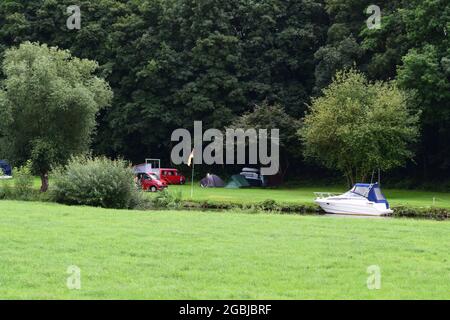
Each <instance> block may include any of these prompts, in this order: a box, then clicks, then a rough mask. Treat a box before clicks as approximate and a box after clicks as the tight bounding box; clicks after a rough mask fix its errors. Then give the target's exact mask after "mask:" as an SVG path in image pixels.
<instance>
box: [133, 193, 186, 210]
mask: <svg viewBox="0 0 450 320" xmlns="http://www.w3.org/2000/svg"><path fill="white" fill-rule="evenodd" d="M145 205H146V206H148V207H142V205H141V206H140V207H139V209H161V208H167V209H180V208H181V207H182V206H183V200H182V195H181V192H180V191H178V192H168V191H167V190H163V191H161V192H158V193H157V194H156V195H154V196H152V197H151V198H150V199H149V202H148V203H146V204H144V206H145Z"/></svg>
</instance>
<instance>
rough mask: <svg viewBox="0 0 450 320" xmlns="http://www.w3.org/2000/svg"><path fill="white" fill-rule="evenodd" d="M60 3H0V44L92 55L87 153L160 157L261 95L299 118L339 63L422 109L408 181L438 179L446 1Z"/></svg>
mask: <svg viewBox="0 0 450 320" xmlns="http://www.w3.org/2000/svg"><path fill="white" fill-rule="evenodd" d="M376 2H377V3H376V4H377V5H378V6H379V7H380V8H381V13H382V20H381V22H382V27H381V29H379V30H376V29H375V30H369V29H368V28H367V25H366V19H367V18H368V14H367V13H366V8H367V7H368V6H369V5H370V4H373V1H369V0H318V1H312V0H284V1H281V0H258V1H256V0H229V1H218V0H131V1H125V0H124V1H119V0H97V1H88V0H79V1H77V4H78V5H79V6H80V8H81V14H82V16H81V17H82V22H81V29H80V30H68V29H67V27H66V19H67V17H68V14H67V13H66V8H67V6H69V5H72V4H74V3H73V1H66V0H61V1H57V0H42V1H19V0H4V1H2V2H1V3H0V51H2V52H3V51H4V50H5V49H6V48H9V47H11V46H18V45H19V44H20V43H22V42H24V41H39V42H41V43H47V44H49V45H55V46H58V47H60V48H63V49H69V50H70V51H71V52H72V54H73V55H74V56H78V57H81V58H88V59H92V60H96V61H98V63H99V65H100V68H99V71H98V72H99V75H101V76H103V77H105V78H106V79H107V81H108V82H109V84H110V86H111V88H112V89H113V91H114V101H113V103H112V107H110V108H108V109H105V110H103V111H102V112H101V113H100V115H99V117H98V123H99V126H98V130H97V134H96V136H95V141H94V144H93V149H94V152H95V153H98V154H106V155H109V156H117V155H122V156H124V157H126V158H128V159H131V160H133V161H141V160H142V159H143V158H145V157H147V156H153V157H161V158H163V159H165V160H168V155H169V154H170V152H169V150H170V147H171V146H170V134H171V132H172V131H173V130H174V129H176V128H180V127H183V128H191V127H192V126H193V121H194V120H203V122H204V128H205V129H207V128H208V127H215V128H223V127H225V126H227V125H230V124H231V123H233V121H235V120H236V118H237V117H239V116H241V115H242V114H244V113H246V112H249V111H252V110H253V108H254V106H255V105H261V104H263V102H266V103H268V104H269V105H281V106H282V107H283V108H284V110H285V111H286V113H287V114H288V115H290V116H292V117H295V118H301V117H303V115H304V112H305V110H306V108H307V104H308V103H310V101H311V97H312V96H317V95H320V94H321V89H322V88H324V87H325V86H326V85H328V84H329V83H330V81H331V79H332V77H333V75H334V74H335V73H336V71H338V70H341V69H342V68H346V67H352V66H356V67H357V68H359V69H360V70H361V71H363V72H365V73H366V74H367V77H368V78H369V79H371V80H388V79H397V81H398V83H399V85H400V86H401V87H402V88H404V89H411V90H414V91H415V93H416V98H415V99H414V101H415V105H414V108H417V109H421V110H422V118H421V127H422V133H421V136H422V138H421V141H420V143H419V144H418V145H417V157H416V159H415V161H416V163H415V164H411V165H410V166H409V167H408V169H407V173H408V174H409V175H410V176H414V177H416V178H417V179H419V180H420V179H424V178H425V179H428V180H431V179H433V178H441V177H443V176H444V175H445V176H447V177H448V176H450V147H449V145H448V141H449V140H450V128H449V124H450V90H449V89H450V81H449V80H450V46H449V34H448V32H449V21H450V6H448V2H447V1H446V0H408V1H406V0H405V1H403V0H379V1H376Z"/></svg>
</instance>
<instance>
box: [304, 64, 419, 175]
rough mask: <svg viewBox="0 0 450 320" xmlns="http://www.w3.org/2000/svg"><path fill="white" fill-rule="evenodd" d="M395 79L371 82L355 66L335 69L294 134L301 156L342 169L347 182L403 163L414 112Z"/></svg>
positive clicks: (414, 128) (413, 132)
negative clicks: (302, 146) (301, 147)
mask: <svg viewBox="0 0 450 320" xmlns="http://www.w3.org/2000/svg"><path fill="white" fill-rule="evenodd" d="M407 99H408V95H407V94H406V93H405V92H403V91H401V90H399V89H398V88H397V87H396V85H395V84H394V83H385V82H375V83H370V82H368V81H367V79H366V77H365V76H364V75H363V74H361V73H359V72H357V71H355V70H347V71H342V72H338V73H337V74H336V77H335V79H334V81H333V82H332V84H330V85H329V86H328V87H327V88H326V89H324V90H323V96H321V97H318V98H316V99H314V100H313V101H312V104H311V106H310V109H309V113H308V114H307V115H306V117H305V118H304V125H303V127H302V128H301V129H300V131H299V133H300V135H301V138H302V140H303V142H304V144H305V155H306V156H307V157H309V158H313V159H316V160H318V161H319V162H321V163H322V164H323V165H325V166H326V167H328V168H331V169H337V170H340V171H341V172H343V173H344V175H345V176H346V177H347V179H348V183H349V184H353V183H355V182H356V180H359V181H361V182H363V181H364V180H366V179H367V177H368V175H369V174H370V172H372V171H373V170H375V169H381V170H389V169H392V168H395V167H397V166H399V165H402V164H404V162H405V161H406V160H407V159H410V158H411V157H412V155H413V152H412V151H411V149H410V145H411V143H413V142H414V141H415V140H416V138H417V136H418V127H417V122H418V116H417V114H411V112H410V111H409V110H408V107H407Z"/></svg>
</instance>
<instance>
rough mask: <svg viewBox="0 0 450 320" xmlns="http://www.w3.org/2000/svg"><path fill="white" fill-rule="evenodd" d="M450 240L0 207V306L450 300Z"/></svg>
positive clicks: (175, 215) (377, 228)
mask: <svg viewBox="0 0 450 320" xmlns="http://www.w3.org/2000/svg"><path fill="white" fill-rule="evenodd" d="M237 192H239V191H237ZM449 240H450V222H436V221H425V220H407V219H385V218H382V219H380V218H376V219H374V218H372V219H367V218H364V219H362V218H339V217H318V216H288V215H267V214H241V213H231V212H229V213H220V212H182V211H178V212H171V211H160V212H156V211H155V212H138V211H121V210H105V209H94V208H89V207H68V206H61V205H57V204H47V203H33V202H31V203H26V202H15V201H0V243H1V246H0V297H1V298H3V299H13V298H18V299H28V298H31V299H38V298H43V299H55V298H58V299H72V298H74V299H116V298H117V299H336V298H344V299H382V298H387V299H407V298H408V299H418V298H430V299H437V298H442V299H450V257H449V249H448V248H449V247H448V243H449ZM71 265H76V266H78V267H79V268H81V290H69V289H68V288H67V287H66V279H67V277H68V276H69V275H68V274H66V271H67V268H68V267H69V266H71ZM371 265H377V266H379V267H380V269H381V289H380V290H369V289H368V288H367V285H366V280H367V277H368V274H367V268H368V267H369V266H371Z"/></svg>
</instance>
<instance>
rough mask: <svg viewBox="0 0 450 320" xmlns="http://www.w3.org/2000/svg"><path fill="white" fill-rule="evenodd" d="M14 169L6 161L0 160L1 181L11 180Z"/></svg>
mask: <svg viewBox="0 0 450 320" xmlns="http://www.w3.org/2000/svg"><path fill="white" fill-rule="evenodd" d="M11 178H12V168H11V166H10V165H9V163H8V162H6V161H5V160H0V179H11Z"/></svg>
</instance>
